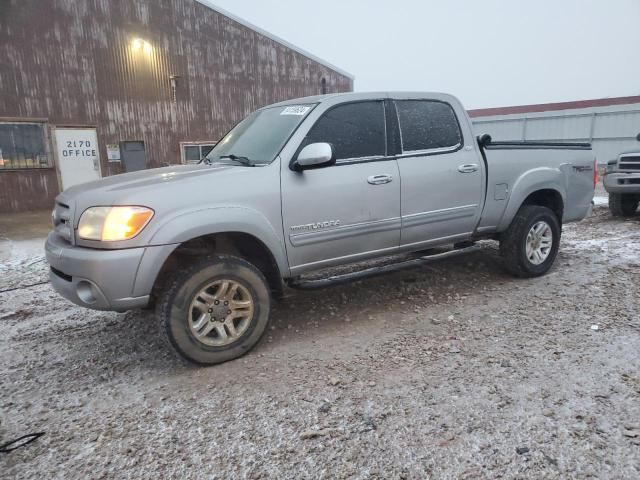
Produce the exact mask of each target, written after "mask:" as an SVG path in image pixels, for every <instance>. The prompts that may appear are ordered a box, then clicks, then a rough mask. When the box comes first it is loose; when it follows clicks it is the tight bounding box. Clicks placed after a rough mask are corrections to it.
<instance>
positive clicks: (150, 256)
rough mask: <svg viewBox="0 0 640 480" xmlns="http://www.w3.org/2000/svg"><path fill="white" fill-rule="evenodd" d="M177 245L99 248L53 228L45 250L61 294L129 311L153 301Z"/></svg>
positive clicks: (85, 304) (93, 305)
mask: <svg viewBox="0 0 640 480" xmlns="http://www.w3.org/2000/svg"><path fill="white" fill-rule="evenodd" d="M173 248H175V247H174V246H172V245H162V246H153V247H140V248H128V249H118V250H98V249H93V248H84V247H78V246H72V245H70V244H68V243H67V242H65V241H64V240H63V239H61V238H60V237H59V236H58V235H57V234H56V233H55V232H52V233H50V234H49V236H48V237H47V241H46V244H45V254H46V257H47V262H49V265H50V266H51V269H50V271H49V279H50V281H51V285H52V286H53V288H54V289H55V290H56V291H57V292H58V293H59V294H60V295H62V296H63V297H65V298H66V299H68V300H71V301H72V302H73V303H75V304H76V305H80V306H81V307H86V308H92V309H95V310H115V311H125V310H130V309H133V308H142V307H145V306H146V305H147V304H148V303H149V295H150V293H151V288H152V286H153V280H155V278H156V276H157V273H158V271H159V270H160V268H161V266H162V264H163V263H164V260H165V259H166V257H167V256H168V255H169V254H170V252H171V251H172V250H173ZM141 276H142V277H143V278H142V280H141Z"/></svg>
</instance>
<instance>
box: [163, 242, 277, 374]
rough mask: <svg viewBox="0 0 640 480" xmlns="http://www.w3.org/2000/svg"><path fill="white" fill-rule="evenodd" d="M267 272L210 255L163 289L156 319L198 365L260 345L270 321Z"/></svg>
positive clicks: (175, 345) (167, 338) (183, 353)
mask: <svg viewBox="0 0 640 480" xmlns="http://www.w3.org/2000/svg"><path fill="white" fill-rule="evenodd" d="M270 308H271V296H270V290H269V286H268V284H267V281H266V279H265V278H264V275H262V273H261V272H260V271H259V270H258V269H257V268H256V267H254V266H253V265H252V264H251V263H249V262H247V261H246V260H243V259H241V258H238V257H233V256H227V255H217V256H210V257H206V258H204V259H202V260H200V261H198V262H196V263H194V264H192V265H190V266H189V267H187V268H186V269H185V270H184V271H181V272H179V273H178V274H177V275H176V276H175V278H174V279H172V280H171V281H170V282H169V283H168V285H167V286H166V288H165V289H164V290H163V291H162V292H161V294H160V295H159V298H158V302H157V306H156V319H157V322H158V326H159V330H160V333H161V335H162V336H163V337H164V339H165V341H166V343H168V344H169V345H170V346H171V347H173V349H175V351H176V352H178V353H179V354H180V355H181V356H182V357H184V358H186V359H187V360H189V361H191V362H194V363H197V364H200V365H213V364H216V363H221V362H226V361H228V360H232V359H234V358H238V357H240V356H242V355H244V354H245V353H247V352H248V351H249V350H251V348H253V346H254V345H255V344H256V343H258V341H259V340H260V338H261V337H262V335H263V333H264V332H265V330H266V328H267V324H268V322H269V310H270Z"/></svg>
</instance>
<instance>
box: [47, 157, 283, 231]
mask: <svg viewBox="0 0 640 480" xmlns="http://www.w3.org/2000/svg"><path fill="white" fill-rule="evenodd" d="M274 163H276V162H274ZM275 168H277V166H275V165H273V164H271V165H266V166H264V167H245V166H238V165H221V164H214V165H206V164H199V165H178V166H172V167H164V168H154V169H150V170H141V171H138V172H131V173H124V174H120V175H113V176H111V177H106V178H104V179H101V180H96V181H93V182H87V183H82V184H79V185H75V186H73V187H70V188H68V189H67V190H65V191H63V192H62V193H61V194H60V195H58V197H56V201H57V202H59V203H63V204H65V205H68V206H69V207H70V209H71V212H72V217H73V220H74V222H73V223H74V227H75V228H77V225H78V221H79V217H80V214H82V212H84V210H86V209H87V208H89V207H94V206H112V205H139V206H145V207H149V208H152V209H153V210H154V211H155V212H156V213H157V214H159V213H163V212H165V213H166V212H168V211H172V210H180V209H182V208H189V207H190V206H193V205H194V204H201V205H203V204H209V203H211V202H214V201H215V202H217V203H219V202H224V201H225V200H229V199H230V200H233V199H235V198H237V197H238V195H241V194H242V191H243V186H246V185H249V184H254V183H255V182H257V181H258V182H259V181H260V180H259V179H260V178H261V177H263V176H264V175H265V174H267V171H271V170H274V169H275ZM245 195H246V192H245Z"/></svg>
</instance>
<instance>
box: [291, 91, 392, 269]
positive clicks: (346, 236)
mask: <svg viewBox="0 0 640 480" xmlns="http://www.w3.org/2000/svg"><path fill="white" fill-rule="evenodd" d="M316 142H326V143H329V144H331V145H332V147H333V149H334V153H335V156H336V164H335V165H333V166H330V167H326V168H319V169H314V170H305V171H303V172H294V171H291V170H290V169H289V166H288V164H286V162H283V166H282V212H283V223H284V233H285V239H286V246H287V254H288V258H289V264H290V266H291V271H292V273H294V274H300V273H303V272H304V271H307V270H312V269H315V268H319V267H323V266H329V265H331V264H336V263H344V262H349V261H356V260H358V259H361V258H364V257H367V256H369V255H376V254H377V253H379V252H383V251H385V250H393V249H396V248H397V247H398V244H399V240H400V178H399V171H398V165H397V162H396V160H395V159H389V158H388V157H387V155H386V129H385V116H384V102H382V101H366V102H355V103H348V104H340V105H338V106H335V107H333V108H331V109H329V110H328V111H327V112H325V113H324V114H323V115H322V116H321V117H320V118H319V119H318V121H317V122H316V123H315V125H314V126H313V127H311V129H310V130H309V132H308V134H307V135H306V137H305V139H304V141H303V142H302V145H301V148H302V147H303V146H304V145H308V144H310V143H316Z"/></svg>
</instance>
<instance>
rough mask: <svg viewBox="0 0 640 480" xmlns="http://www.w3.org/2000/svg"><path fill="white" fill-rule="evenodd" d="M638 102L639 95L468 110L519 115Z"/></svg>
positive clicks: (473, 114)
mask: <svg viewBox="0 0 640 480" xmlns="http://www.w3.org/2000/svg"><path fill="white" fill-rule="evenodd" d="M635 103H640V95H630V96H626V97H605V98H593V99H588V100H573V101H567V102H551V103H535V104H528V105H511V106H508V107H489V108H475V109H470V110H468V113H469V116H470V117H472V118H479V117H495V116H503V115H521V114H527V113H543V112H556V111H562V110H579V109H583V108H596V107H612V106H616V105H632V104H635Z"/></svg>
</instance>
